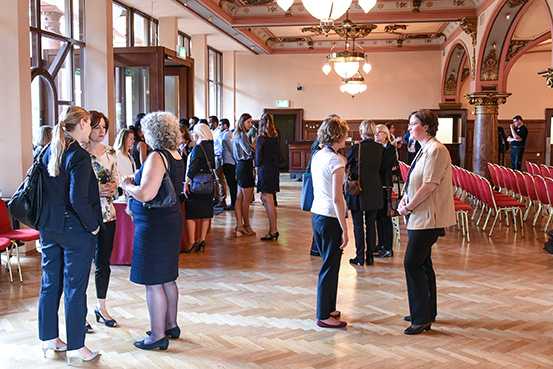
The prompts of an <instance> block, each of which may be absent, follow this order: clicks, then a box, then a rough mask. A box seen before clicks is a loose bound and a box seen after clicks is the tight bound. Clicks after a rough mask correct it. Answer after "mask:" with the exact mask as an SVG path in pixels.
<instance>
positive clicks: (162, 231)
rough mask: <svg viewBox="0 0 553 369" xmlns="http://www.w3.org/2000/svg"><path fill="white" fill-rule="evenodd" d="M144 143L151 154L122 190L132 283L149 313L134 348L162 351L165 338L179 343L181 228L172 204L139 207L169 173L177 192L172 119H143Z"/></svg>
mask: <svg viewBox="0 0 553 369" xmlns="http://www.w3.org/2000/svg"><path fill="white" fill-rule="evenodd" d="M142 130H143V132H144V136H145V139H146V143H147V144H148V145H149V146H150V147H152V148H153V149H154V151H153V152H152V153H151V154H150V155H148V158H147V159H146V161H145V162H144V165H143V166H142V167H140V170H139V171H138V172H137V173H136V176H135V178H134V180H133V179H132V178H131V177H127V178H125V179H123V181H122V182H121V188H123V190H125V191H127V193H128V194H129V195H130V196H131V197H132V198H131V200H130V207H131V210H132V213H133V222H134V247H133V255H132V265H131V278H130V279H131V281H132V282H134V283H138V284H144V285H146V301H147V303H148V310H149V313H150V325H151V329H152V330H151V331H150V332H146V333H148V334H149V335H150V337H147V338H146V339H144V340H142V341H137V342H135V343H134V345H135V346H136V347H138V348H140V349H144V350H151V349H155V348H159V349H160V350H165V349H167V346H168V345H169V341H168V340H167V337H166V336H169V337H170V338H178V337H179V335H180V328H179V326H178V325H177V309H178V297H179V291H178V288H177V284H176V279H177V277H178V275H179V249H180V240H181V235H182V228H183V224H184V220H183V216H182V211H181V209H180V204H179V202H178V201H177V202H176V203H175V204H174V205H173V206H171V207H168V208H147V207H145V206H144V203H145V202H148V201H150V200H152V199H154V198H155V197H156V196H158V192H159V188H160V186H161V182H162V180H163V177H164V175H165V168H166V167H167V168H168V171H169V173H170V177H171V181H172V182H173V186H174V187H175V190H176V191H179V190H180V189H181V188H182V180H183V177H184V162H183V160H182V157H181V156H180V154H179V152H178V145H179V142H180V132H179V123H178V120H177V118H176V117H175V116H174V115H173V114H171V113H168V112H156V113H150V114H148V115H146V116H145V117H144V118H143V120H142Z"/></svg>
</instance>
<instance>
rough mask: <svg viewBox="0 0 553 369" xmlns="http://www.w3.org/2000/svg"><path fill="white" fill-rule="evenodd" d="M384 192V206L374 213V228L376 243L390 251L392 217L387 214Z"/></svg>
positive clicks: (392, 239) (386, 198)
mask: <svg viewBox="0 0 553 369" xmlns="http://www.w3.org/2000/svg"><path fill="white" fill-rule="evenodd" d="M383 192H384V195H383V196H384V207H383V208H382V209H379V210H378V212H377V214H376V229H377V231H378V244H379V245H382V247H383V248H384V250H386V251H392V246H393V242H394V226H393V225H392V218H390V217H389V216H388V195H387V194H386V190H385V189H384V190H383Z"/></svg>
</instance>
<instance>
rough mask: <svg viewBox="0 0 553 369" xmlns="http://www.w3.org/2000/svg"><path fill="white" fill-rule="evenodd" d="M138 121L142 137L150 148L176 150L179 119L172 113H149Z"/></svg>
mask: <svg viewBox="0 0 553 369" xmlns="http://www.w3.org/2000/svg"><path fill="white" fill-rule="evenodd" d="M140 123H141V125H142V133H144V139H145V140H146V143H147V144H148V145H150V147H151V148H152V149H154V150H155V149H165V150H177V148H178V147H179V144H180V129H179V121H178V119H177V117H175V116H174V115H173V113H170V112H167V111H157V112H154V113H149V114H146V116H144V118H142V120H141V122H140Z"/></svg>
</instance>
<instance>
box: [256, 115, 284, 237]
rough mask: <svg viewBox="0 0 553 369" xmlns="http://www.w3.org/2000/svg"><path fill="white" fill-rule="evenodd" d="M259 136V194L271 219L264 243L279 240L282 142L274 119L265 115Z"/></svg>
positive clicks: (257, 143)
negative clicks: (277, 197)
mask: <svg viewBox="0 0 553 369" xmlns="http://www.w3.org/2000/svg"><path fill="white" fill-rule="evenodd" d="M258 133H259V136H257V139H256V140H255V147H256V149H255V166H256V167H257V192H260V193H261V201H262V202H263V206H265V211H267V217H268V218H269V233H267V234H266V235H265V236H264V237H261V240H263V241H270V240H273V239H275V240H278V236H279V233H278V228H277V210H276V207H275V194H276V193H277V192H279V191H280V187H279V173H278V162H279V159H280V140H279V138H278V134H277V131H276V129H275V124H274V122H273V118H272V117H271V115H270V114H263V116H262V117H261V120H260V121H259V131H258Z"/></svg>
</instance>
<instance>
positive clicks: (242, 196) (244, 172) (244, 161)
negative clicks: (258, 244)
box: [232, 113, 255, 236]
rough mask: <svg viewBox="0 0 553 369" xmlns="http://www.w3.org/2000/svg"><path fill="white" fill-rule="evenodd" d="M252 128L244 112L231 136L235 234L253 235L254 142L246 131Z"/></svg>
mask: <svg viewBox="0 0 553 369" xmlns="http://www.w3.org/2000/svg"><path fill="white" fill-rule="evenodd" d="M251 128H252V116H251V115H250V114H248V113H244V114H242V115H241V116H240V119H238V122H236V129H235V130H234V135H233V137H232V145H233V154H234V158H235V159H236V178H237V180H238V195H237V196H236V204H235V205H234V215H235V217H236V228H235V232H236V236H254V235H255V232H254V231H253V229H252V228H251V226H250V201H251V199H252V196H253V189H254V186H255V179H254V176H253V158H254V155H255V143H252V144H250V141H249V139H248V132H249V131H250V129H251Z"/></svg>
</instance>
